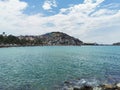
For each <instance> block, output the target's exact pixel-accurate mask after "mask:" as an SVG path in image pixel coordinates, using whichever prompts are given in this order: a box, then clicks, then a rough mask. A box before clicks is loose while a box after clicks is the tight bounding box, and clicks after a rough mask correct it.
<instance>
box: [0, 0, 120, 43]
mask: <svg viewBox="0 0 120 90" xmlns="http://www.w3.org/2000/svg"><path fill="white" fill-rule="evenodd" d="M53 31H60V32H64V33H67V34H69V35H72V36H74V37H76V38H79V39H80V40H82V41H85V42H97V43H113V42H118V41H120V0H0V33H2V32H6V33H7V34H13V35H26V34H27V35H41V34H44V33H48V32H53Z"/></svg>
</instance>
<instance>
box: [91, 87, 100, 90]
mask: <svg viewBox="0 0 120 90" xmlns="http://www.w3.org/2000/svg"><path fill="white" fill-rule="evenodd" d="M93 90H102V88H101V87H94V88H93Z"/></svg>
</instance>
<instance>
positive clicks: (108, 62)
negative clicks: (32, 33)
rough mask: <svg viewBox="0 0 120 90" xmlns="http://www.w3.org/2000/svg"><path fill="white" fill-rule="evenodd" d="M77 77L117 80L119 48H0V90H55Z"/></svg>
mask: <svg viewBox="0 0 120 90" xmlns="http://www.w3.org/2000/svg"><path fill="white" fill-rule="evenodd" d="M77 78H96V79H99V80H101V81H109V82H117V81H120V47H119V46H81V47H79V46H43V47H12V48H0V90H54V89H55V87H57V86H58V85H61V84H62V83H63V82H64V81H65V80H71V79H73V80H74V79H77Z"/></svg>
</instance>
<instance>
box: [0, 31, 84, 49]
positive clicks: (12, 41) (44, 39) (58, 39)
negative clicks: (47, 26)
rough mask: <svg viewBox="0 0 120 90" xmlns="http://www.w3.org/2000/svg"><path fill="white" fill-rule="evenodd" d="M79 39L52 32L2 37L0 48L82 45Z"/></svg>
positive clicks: (0, 38) (0, 36) (0, 37)
mask: <svg viewBox="0 0 120 90" xmlns="http://www.w3.org/2000/svg"><path fill="white" fill-rule="evenodd" d="M82 44H83V42H82V41H80V40H79V39H77V38H74V37H72V36H69V35H67V34H65V33H62V32H51V33H47V34H44V35H39V36H28V35H27V36H13V35H8V36H7V35H0V47H4V46H8V47H9V46H41V45H51V46H52V45H82Z"/></svg>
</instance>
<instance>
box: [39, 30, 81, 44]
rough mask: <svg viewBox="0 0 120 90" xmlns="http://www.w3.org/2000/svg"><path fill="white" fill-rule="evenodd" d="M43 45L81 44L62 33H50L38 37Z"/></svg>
mask: <svg viewBox="0 0 120 90" xmlns="http://www.w3.org/2000/svg"><path fill="white" fill-rule="evenodd" d="M40 39H41V40H42V43H43V44H45V45H81V44H82V43H83V42H82V41H80V40H79V39H76V38H74V37H71V36H69V35H67V34H65V33H62V32H51V33H47V34H44V35H41V36H40Z"/></svg>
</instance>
